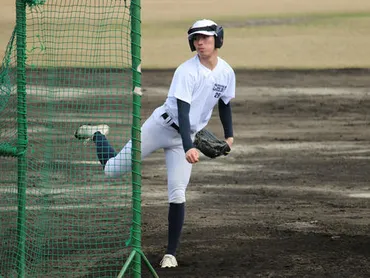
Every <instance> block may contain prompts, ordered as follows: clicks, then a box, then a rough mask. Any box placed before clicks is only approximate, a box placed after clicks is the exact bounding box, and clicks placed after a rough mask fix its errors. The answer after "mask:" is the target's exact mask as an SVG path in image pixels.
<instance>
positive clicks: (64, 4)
mask: <svg viewBox="0 0 370 278" xmlns="http://www.w3.org/2000/svg"><path fill="white" fill-rule="evenodd" d="M133 15H134V16H133ZM132 28H136V30H133V29H132ZM4 57H5V58H4V61H3V63H2V67H1V71H0V86H1V87H0V117H1V119H2V120H1V123H0V155H1V156H2V157H1V159H0V169H1V170H0V171H1V177H0V195H1V198H0V210H1V213H0V241H1V245H0V257H1V261H0V276H4V277H17V276H18V277H24V276H26V277H36V276H37V277H57V276H58V277H87V276H88V277H114V276H117V275H118V274H119V275H121V276H122V275H123V272H122V271H121V270H122V267H123V265H124V264H125V262H127V259H128V257H129V254H130V252H131V254H134V253H132V252H133V251H132V250H133V249H137V250H139V251H140V206H139V207H136V209H134V211H135V213H136V214H135V213H134V214H133V207H134V206H135V201H134V202H133V201H132V200H133V198H132V195H133V194H134V196H135V195H136V198H134V200H136V201H139V199H140V198H139V197H140V195H139V194H140V160H138V159H137V157H140V156H139V151H140V142H139V141H138V140H137V138H140V137H139V128H138V126H140V94H137V95H136V94H133V91H135V92H138V93H140V90H139V89H138V88H139V87H140V72H139V70H138V68H139V64H140V1H131V2H130V1H116V0H99V1H90V0H68V1H65V0H48V1H44V0H41V1H40V0H33V1H31V0H28V1H26V0H17V24H16V27H15V30H14V32H13V35H12V37H11V39H10V41H9V44H8V47H7V50H6V53H5V55H4ZM133 87H135V88H136V89H135V90H133ZM101 123H105V124H109V125H110V126H111V133H110V134H109V139H110V141H111V143H112V145H113V146H114V147H115V148H117V149H119V148H121V147H122V146H123V144H125V143H126V142H127V141H128V140H129V139H131V138H133V139H134V144H133V146H134V147H133V154H134V156H133V157H134V159H135V161H134V164H133V174H128V175H125V176H123V177H121V178H119V179H114V180H112V179H108V178H106V177H105V176H104V173H103V171H102V167H101V165H100V164H99V162H98V160H97V158H96V152H95V146H94V145H93V144H91V143H90V144H83V143H82V142H81V141H79V140H77V139H76V138H74V132H75V130H76V129H77V127H78V126H79V125H81V124H101ZM136 255H138V254H136ZM139 255H140V254H139ZM133 258H135V260H134V262H135V263H134V264H133V265H132V267H128V266H127V265H126V268H127V269H125V270H124V272H126V274H127V275H134V276H137V275H140V256H134V257H133ZM126 270H127V271H126Z"/></svg>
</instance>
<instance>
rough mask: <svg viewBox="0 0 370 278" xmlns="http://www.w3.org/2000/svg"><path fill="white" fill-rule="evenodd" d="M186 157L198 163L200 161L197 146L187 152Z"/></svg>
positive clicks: (190, 161)
mask: <svg viewBox="0 0 370 278" xmlns="http://www.w3.org/2000/svg"><path fill="white" fill-rule="evenodd" d="M185 157H186V160H187V161H188V162H189V163H191V164H194V163H197V162H198V161H199V152H198V150H197V149H196V148H191V149H190V150H188V151H187V152H186V154H185Z"/></svg>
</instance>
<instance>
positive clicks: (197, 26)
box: [188, 19, 224, 51]
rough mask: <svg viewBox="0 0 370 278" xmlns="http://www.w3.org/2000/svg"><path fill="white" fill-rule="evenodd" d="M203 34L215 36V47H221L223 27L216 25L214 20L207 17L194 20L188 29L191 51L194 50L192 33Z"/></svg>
mask: <svg viewBox="0 0 370 278" xmlns="http://www.w3.org/2000/svg"><path fill="white" fill-rule="evenodd" d="M195 34H203V35H206V36H215V47H216V48H221V47H222V44H223V42H224V29H223V28H222V26H218V25H217V23H216V22H214V21H212V20H209V19H202V20H198V21H196V22H195V23H194V24H193V26H191V27H190V28H189V30H188V40H189V46H190V49H191V51H194V50H195V47H194V43H193V40H194V35H195Z"/></svg>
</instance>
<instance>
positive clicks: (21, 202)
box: [16, 0, 27, 278]
mask: <svg viewBox="0 0 370 278" xmlns="http://www.w3.org/2000/svg"><path fill="white" fill-rule="evenodd" d="M16 36H17V122H18V140H17V156H18V218H17V242H18V254H17V255H18V260H17V262H18V277H19V278H23V277H25V257H26V251H25V249H26V170H27V161H26V150H27V117H26V114H27V108H26V1H24V0H16Z"/></svg>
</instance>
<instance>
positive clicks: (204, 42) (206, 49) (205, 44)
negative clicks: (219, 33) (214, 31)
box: [194, 34, 215, 57]
mask: <svg viewBox="0 0 370 278" xmlns="http://www.w3.org/2000/svg"><path fill="white" fill-rule="evenodd" d="M194 46H195V49H196V50H197V52H198V54H199V55H200V56H204V57H207V56H210V55H212V54H213V53H214V50H215V37H214V36H206V35H203V34H196V35H195V36H194Z"/></svg>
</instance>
